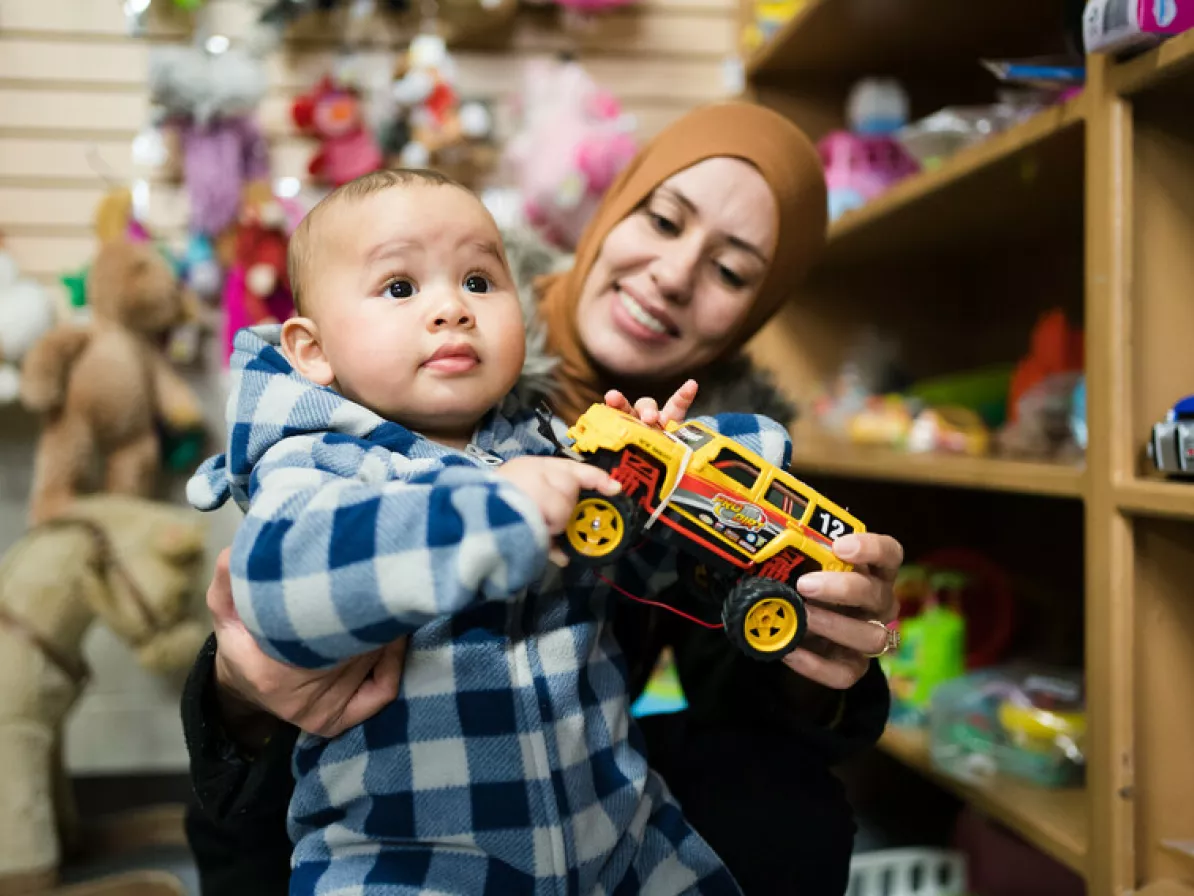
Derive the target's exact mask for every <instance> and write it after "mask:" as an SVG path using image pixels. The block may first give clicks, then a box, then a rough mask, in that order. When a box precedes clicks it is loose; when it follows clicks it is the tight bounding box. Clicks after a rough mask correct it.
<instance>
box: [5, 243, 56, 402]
mask: <svg viewBox="0 0 1194 896" xmlns="http://www.w3.org/2000/svg"><path fill="white" fill-rule="evenodd" d="M55 317H56V315H55V312H54V302H53V300H52V299H51V298H50V294H49V292H48V291H47V290H46V289H45V287H43V286H42V285H41V284H40V283H38V282H37V281H35V280H30V279H27V278H22V277H21V275H20V271H18V270H17V264H16V262H15V261H14V260H13V258H12V256H11V255H10V254H8V253H7V252H5V251H4V240H3V235H0V404H11V403H12V402H14V401H16V400H17V397H18V396H19V394H20V383H21V374H20V363H21V358H23V357H24V355H25V353H26V352H27V351H28V350H29V347H30V346H31V345H33V343H34V342H36V341H37V339H38V338H40V337H41V336H42V334H44V333H46V332H48V331H49V330H50V328H51V327H53V326H54V320H55Z"/></svg>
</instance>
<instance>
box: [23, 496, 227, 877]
mask: <svg viewBox="0 0 1194 896" xmlns="http://www.w3.org/2000/svg"><path fill="white" fill-rule="evenodd" d="M205 532H206V529H205V526H204V525H203V524H201V523H200V521H199V520H198V519H197V518H196V515H195V514H192V513H191V512H190V511H188V510H186V509H184V508H181V507H175V506H172V505H168V504H162V503H157V502H154V501H150V500H148V499H145V498H138V497H132V496H125V495H111V494H108V495H95V496H89V497H84V498H79V499H77V500H76V501H75V502H74V503H73V504H71V505H70V506H69V507H68V508H67V509H66V510H65V512H64V513H63V514H62V515H61V516H59V517H56V518H54V519H52V520H49V521H47V522H45V523H42V524H41V525H39V526H36V527H34V528H33V529H31V530H30V531H28V532H27V533H26V534H25V535H24V536H23V537H22V538H21V539H20V540H19V541H18V542H17V543H16V544H14V545H13V546H12V547H11V548H10V549H9V550H8V551H7V553H5V554H4V556H3V557H2V558H0V765H2V767H3V774H0V896H15V894H26V893H46V892H49V893H55V892H61V893H63V894H66V893H72V894H73V893H75V892H80V893H81V892H83V891H81V890H78V888H77V887H70V888H66V889H63V890H61V891H55V890H52V889H51V888H52V887H53V886H54V885H55V884H56V882H57V880H58V868H59V864H60V862H61V860H62V858H63V856H64V855H67V854H70V853H71V852H72V850H73V847H74V846H76V845H77V842H78V819H77V815H76V812H75V808H74V805H73V802H72V800H71V796H70V789H69V786H68V782H67V777H66V773H65V770H64V767H63V764H62V726H63V722H64V720H65V718H66V715H67V713H68V712H69V710H70V708H71V706H72V705H73V704H74V703H75V701H76V700H77V699H78V697H79V695H80V693H81V692H82V691H83V689H84V687H85V686H86V683H87V680H88V677H89V670H88V668H87V664H86V662H85V660H84V658H83V654H82V650H81V645H82V642H83V637H84V635H85V634H86V632H87V630H88V629H89V628H90V627H91V625H92V624H93V623H94V622H96V621H97V620H101V621H102V622H103V623H104V624H105V625H107V626H108V627H109V628H110V629H111V630H112V631H113V632H114V633H115V634H116V635H117V636H118V637H119V638H120V639H121V640H122V641H124V642H125V643H126V644H128V645H129V647H130V648H131V649H132V650H133V651H134V652H135V655H136V657H137V660H138V662H139V663H140V665H141V666H142V667H144V668H146V669H148V670H150V671H153V672H157V673H165V672H169V671H174V670H180V669H183V668H185V667H186V666H188V665H189V664H190V663H191V662H193V660H194V658H195V655H196V653H197V652H198V650H199V647H200V645H201V643H202V641H203V639H204V637H205V634H206V633H205V630H204V629H203V628H202V627H201V626H200V625H199V624H198V623H197V622H196V621H194V620H192V619H190V618H188V616H189V611H190V609H191V605H192V604H191V598H192V596H193V595H194V594H196V593H197V590H198V589H199V588H200V587H201V581H202V563H203V560H204V543H205ZM130 884H131V881H129V880H127V879H126V880H124V882H123V884H120V883H118V884H117V889H112V890H107V889H103V888H100V887H97V886H96V885H95V884H88V885H87V889H86V892H88V893H96V894H98V893H102V892H111V893H116V892H120V893H130V892H134V891H135V892H141V893H145V894H147V896H148V894H149V893H150V892H154V891H153V890H150V889H145V888H142V887H137V886H134V889H133V890H130V889H129V886H130ZM163 886H165V885H163ZM156 892H160V893H169V892H172V891H171V890H170V889H168V888H165V889H158V890H157V891H156Z"/></svg>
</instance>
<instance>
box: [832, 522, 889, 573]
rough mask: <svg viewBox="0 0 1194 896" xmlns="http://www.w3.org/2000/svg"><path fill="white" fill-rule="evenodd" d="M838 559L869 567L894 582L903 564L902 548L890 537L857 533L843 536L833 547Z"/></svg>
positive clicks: (870, 533) (872, 533) (873, 533)
mask: <svg viewBox="0 0 1194 896" xmlns="http://www.w3.org/2000/svg"><path fill="white" fill-rule="evenodd" d="M833 552H834V554H836V555H837V556H838V558H839V559H841V560H845V561H846V562H847V563H853V564H854V565H856V566H869V567H871V569H872V571H873V572H874V573H875V574H877V575H878V576H880V577H881V578H883V579H886V580H888V581H895V577H896V573H898V572H899V571H900V566H901V565H902V564H903V562H904V547H903V545H901V544H900V543H899V542H898V541H896V540H895V539H894V538H892V537H891V536H890V535H879V534H877V533H875V532H859V533H856V534H853V535H843V536H842V537H841V538H839V539H838V540H837V541H836V542H835V543H834V545H833Z"/></svg>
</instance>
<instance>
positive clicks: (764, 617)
mask: <svg viewBox="0 0 1194 896" xmlns="http://www.w3.org/2000/svg"><path fill="white" fill-rule="evenodd" d="M721 619H722V622H724V623H725V627H726V636H727V637H728V638H729V639H730V641H731V642H732V643H733V644H734V646H735V647H737V648H738V649H739V650H741V651H742V652H743V653H745V654H746V655H747V656H749V657H753V658H754V659H756V660H778V659H782V658H783V657H785V656H787V655H788V654H789V653H791V652H792V651H793V650H795V649H796V647H797V646H798V645H799V644H800V642H801V641H802V640H804V630H805V628H806V627H807V625H808V613H807V611H806V610H805V608H804V601H803V600H802V599H801V598H800V595H798V594H797V593H796V590H795V589H794V588H792V587H791V586H790V585H785V584H784V583H783V582H777V581H775V580H774V579H763V578H754V577H752V578H748V579H742V580H740V581H739V582H738V583H737V584H736V585H735V586H734V587H733V589H732V590H731V591H730V596H729V597H727V598H726V602H725V603H724V604H722V608H721Z"/></svg>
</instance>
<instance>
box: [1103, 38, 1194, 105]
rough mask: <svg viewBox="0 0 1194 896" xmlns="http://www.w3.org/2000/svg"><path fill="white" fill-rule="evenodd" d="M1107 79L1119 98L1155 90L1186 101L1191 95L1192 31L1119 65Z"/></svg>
mask: <svg viewBox="0 0 1194 896" xmlns="http://www.w3.org/2000/svg"><path fill="white" fill-rule="evenodd" d="M1109 77H1110V81H1111V85H1112V87H1113V88H1114V89H1115V90H1116V91H1117V92H1118V93H1120V94H1121V95H1122V96H1132V95H1133V94H1137V93H1143V92H1145V91H1152V90H1157V91H1159V92H1165V93H1167V94H1170V95H1172V96H1174V97H1175V98H1180V97H1185V98H1187V99H1188V98H1189V97H1190V96H1192V95H1194V31H1186V32H1184V33H1182V34H1178V35H1176V36H1175V37H1172V38H1170V39H1169V40H1167V41H1165V42H1164V43H1163V44H1161V45H1160V46H1157V47H1153V48H1152V49H1150V50H1147V51H1145V52H1144V53H1141V54H1140V55H1139V56H1136V57H1134V58H1132V59H1129V60H1127V61H1125V62H1121V63H1119V64H1118V65H1116V66H1115V67H1114V68H1113V69H1112V70H1111V72H1110V73H1109Z"/></svg>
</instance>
